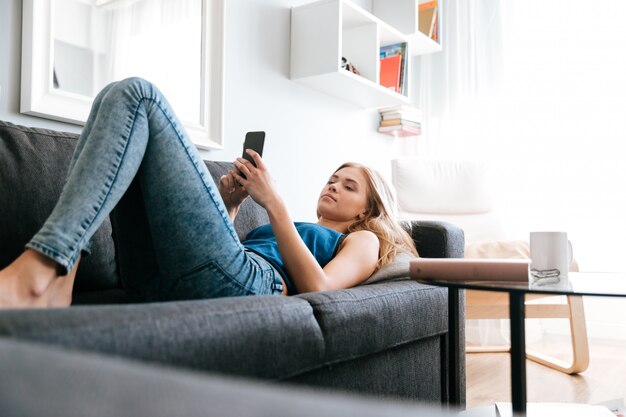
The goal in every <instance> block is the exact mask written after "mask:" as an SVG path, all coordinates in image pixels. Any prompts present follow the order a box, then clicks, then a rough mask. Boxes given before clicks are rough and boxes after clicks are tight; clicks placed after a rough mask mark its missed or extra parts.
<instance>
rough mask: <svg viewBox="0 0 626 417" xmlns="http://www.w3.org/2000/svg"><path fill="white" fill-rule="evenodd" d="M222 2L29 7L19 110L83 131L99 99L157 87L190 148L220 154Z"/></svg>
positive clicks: (82, 2) (83, 1)
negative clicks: (113, 91)
mask: <svg viewBox="0 0 626 417" xmlns="http://www.w3.org/2000/svg"><path fill="white" fill-rule="evenodd" d="M224 7H225V1H224V0H179V1H176V2H172V1H167V0H135V1H127V0H24V1H23V16H22V86H21V109H20V111H21V112H22V113H25V114H30V115H34V116H38V117H44V118H49V119H54V120H60V121H64V122H68V123H74V124H78V125H83V124H84V123H85V121H86V120H87V116H88V115H89V110H90V109H91V104H92V102H93V99H94V97H95V96H96V94H97V93H98V92H99V91H100V90H101V89H102V88H103V87H104V86H105V85H107V84H108V83H110V82H112V81H116V80H121V79H124V78H127V77H130V76H137V77H142V78H145V79H147V80H149V81H151V82H153V83H154V84H155V85H156V86H157V87H158V88H159V89H160V90H161V91H162V92H163V94H164V95H165V96H166V97H167V99H168V101H169V102H170V104H171V105H172V107H173V108H174V111H175V112H176V114H177V116H178V117H179V119H180V120H181V122H182V123H183V125H184V127H185V129H186V131H187V132H188V133H189V135H190V137H191V139H192V141H193V142H194V143H195V144H196V146H197V147H198V148H201V149H221V148H223V147H224V139H223V107H224V95H223V94H224V92H223V89H224V87H223V86H224Z"/></svg>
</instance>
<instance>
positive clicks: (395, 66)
mask: <svg viewBox="0 0 626 417" xmlns="http://www.w3.org/2000/svg"><path fill="white" fill-rule="evenodd" d="M401 68H402V56H400V55H394V56H390V57H387V58H381V59H380V85H382V86H383V87H386V88H390V89H392V90H393V91H395V92H396V93H399V92H400V69H401Z"/></svg>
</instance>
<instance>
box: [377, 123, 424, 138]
mask: <svg viewBox="0 0 626 417" xmlns="http://www.w3.org/2000/svg"><path fill="white" fill-rule="evenodd" d="M378 131H379V132H380V133H387V132H396V131H398V132H400V131H402V132H406V133H411V134H412V135H413V136H416V135H421V134H422V129H421V128H420V127H415V126H408V125H393V126H379V127H378Z"/></svg>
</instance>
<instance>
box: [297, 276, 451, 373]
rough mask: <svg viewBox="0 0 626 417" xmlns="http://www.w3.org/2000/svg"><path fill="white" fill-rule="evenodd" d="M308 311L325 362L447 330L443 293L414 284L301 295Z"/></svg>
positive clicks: (443, 290) (399, 282) (407, 282)
mask: <svg viewBox="0 0 626 417" xmlns="http://www.w3.org/2000/svg"><path fill="white" fill-rule="evenodd" d="M296 297H299V298H303V299H305V300H307V301H308V302H309V303H310V304H311V306H312V307H313V312H314V314H315V317H316V319H317V321H318V323H319V325H320V327H321V330H322V334H323V337H324V342H325V350H326V355H325V358H324V362H325V363H326V364H328V363H333V362H342V361H346V360H349V359H353V358H358V357H362V356H366V355H369V354H372V353H376V352H381V351H384V350H386V349H389V348H392V347H395V346H399V345H402V344H405V343H409V342H413V341H416V340H420V339H424V338H428V337H432V336H436V335H441V334H444V333H445V332H447V329H448V321H447V314H442V313H447V311H448V310H447V305H448V304H447V301H448V296H447V290H446V289H444V288H438V287H433V286H428V285H423V284H419V283H416V282H414V281H396V282H388V283H380V284H374V285H364V286H360V287H356V288H351V289H348V290H340V291H324V292H312V293H304V294H300V295H298V296H296Z"/></svg>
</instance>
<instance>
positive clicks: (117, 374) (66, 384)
mask: <svg viewBox="0 0 626 417" xmlns="http://www.w3.org/2000/svg"><path fill="white" fill-rule="evenodd" d="M411 382H412V381H409V382H408V383H411ZM0 404H2V415H3V417H17V416H38V417H48V416H50V417H51V416H55V417H56V416H64V417H84V416H91V417H98V416H102V417H109V416H135V417H160V416H163V417H169V416H203V417H211V416H219V417H222V416H229V417H253V416H274V417H280V416H296V415H297V416H301V417H304V416H308V417H317V416H320V415H322V416H325V417H332V416H342V417H343V416H361V417H375V416H386V417H409V416H420V415H427V416H444V415H446V416H448V415H449V416H452V415H456V413H454V414H447V413H446V412H445V411H443V410H442V409H439V408H436V406H434V405H431V406H426V405H418V404H416V403H415V402H408V401H404V402H400V401H393V402H392V401H382V400H380V399H374V398H372V397H371V396H370V397H366V396H357V395H340V394H338V393H336V390H333V392H331V391H330V390H325V391H322V390H312V389H305V388H295V387H292V386H288V385H286V384H280V385H278V384H268V383H267V382H262V381H252V380H249V379H243V378H234V377H225V376H221V375H216V374H207V373H197V372H193V373H192V372H188V371H182V370H180V369H175V368H171V367H163V366H153V365H146V364H141V363H137V362H136V361H130V360H122V359H117V358H110V357H105V356H102V355H94V354H84V353H76V352H64V351H62V350H60V349H54V348H51V347H49V346H37V345H34V344H30V343H24V342H17V341H14V340H6V339H1V338H0Z"/></svg>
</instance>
